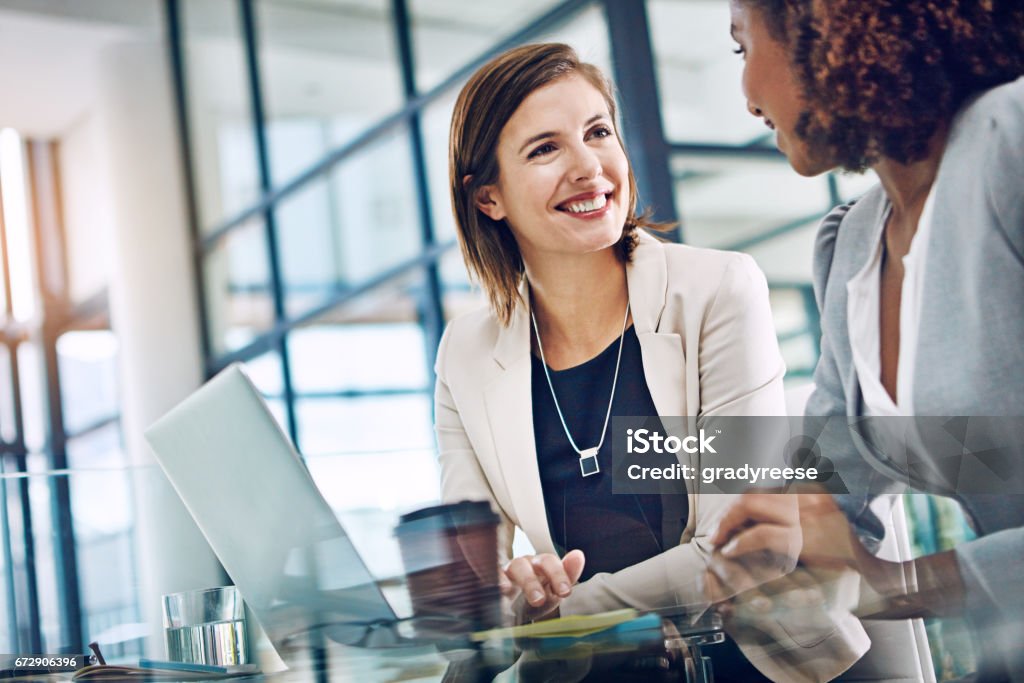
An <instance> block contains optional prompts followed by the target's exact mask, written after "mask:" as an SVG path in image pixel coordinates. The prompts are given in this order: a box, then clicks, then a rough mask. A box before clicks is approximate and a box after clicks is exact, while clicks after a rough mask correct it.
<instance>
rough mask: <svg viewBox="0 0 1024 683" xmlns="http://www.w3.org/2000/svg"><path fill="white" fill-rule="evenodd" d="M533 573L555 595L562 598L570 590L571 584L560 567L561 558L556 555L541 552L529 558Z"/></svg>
mask: <svg viewBox="0 0 1024 683" xmlns="http://www.w3.org/2000/svg"><path fill="white" fill-rule="evenodd" d="M531 564H532V565H533V571H534V573H535V574H536V575H537V576H538V577H539V578H540V580H541V583H542V584H544V585H545V586H547V587H548V588H549V589H550V590H551V591H552V592H554V593H555V595H557V596H559V597H562V598H564V597H565V596H567V595H569V593H571V592H572V584H573V583H575V581H570V579H569V576H568V574H566V573H565V569H564V568H563V567H562V560H560V559H559V558H558V556H557V555H552V554H551V553H543V554H541V555H534V556H533V559H532V560H531Z"/></svg>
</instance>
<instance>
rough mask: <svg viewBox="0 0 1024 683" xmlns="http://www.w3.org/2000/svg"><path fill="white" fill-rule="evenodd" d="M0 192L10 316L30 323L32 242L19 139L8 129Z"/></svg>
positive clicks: (0, 146)
mask: <svg viewBox="0 0 1024 683" xmlns="http://www.w3.org/2000/svg"><path fill="white" fill-rule="evenodd" d="M0 193H2V194H3V204H4V225H5V227H6V229H7V245H6V246H7V261H8V267H9V268H10V273H11V309H12V310H11V313H12V314H13V315H14V318H15V320H30V319H31V318H32V317H33V316H34V315H35V313H36V289H35V282H34V281H33V277H32V271H33V258H32V242H31V239H30V238H29V213H28V196H27V193H26V187H25V159H24V155H23V153H22V144H21V136H20V135H18V133H17V131H15V130H13V129H11V128H4V129H3V130H0Z"/></svg>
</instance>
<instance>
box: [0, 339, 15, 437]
mask: <svg viewBox="0 0 1024 683" xmlns="http://www.w3.org/2000/svg"><path fill="white" fill-rule="evenodd" d="M16 434H17V429H16V428H15V424H14V378H13V377H12V376H11V350H10V348H9V347H8V346H7V345H6V344H3V345H0V438H2V439H3V440H4V441H5V442H7V443H11V442H13V441H14V439H15V436H16Z"/></svg>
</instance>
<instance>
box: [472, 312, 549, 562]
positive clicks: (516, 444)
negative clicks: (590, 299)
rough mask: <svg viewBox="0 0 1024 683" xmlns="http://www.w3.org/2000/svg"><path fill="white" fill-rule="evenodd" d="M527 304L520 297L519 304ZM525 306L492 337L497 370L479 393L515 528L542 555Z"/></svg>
mask: <svg viewBox="0 0 1024 683" xmlns="http://www.w3.org/2000/svg"><path fill="white" fill-rule="evenodd" d="M528 301H529V299H528V298H527V297H525V296H524V302H528ZM528 306H529V304H528V303H522V304H520V305H518V306H516V310H515V313H514V314H513V318H512V322H511V324H510V325H509V326H508V327H503V328H501V329H500V330H499V332H498V340H497V342H496V343H495V345H494V360H495V361H496V362H497V363H498V366H499V367H500V368H501V370H500V372H499V374H498V375H497V377H495V378H493V379H492V380H491V381H490V382H488V383H487V385H486V387H485V388H484V401H485V404H486V407H487V419H488V422H489V423H490V427H491V433H492V434H493V435H494V449H495V453H496V454H497V457H498V464H499V465H500V467H501V471H502V474H503V476H504V478H505V483H506V485H507V486H508V495H509V498H510V499H511V501H512V506H513V508H514V513H515V515H516V517H517V518H518V519H517V523H518V525H519V527H520V528H522V530H523V531H524V532H525V533H526V535H527V537H528V538H529V539H530V542H531V543H532V544H533V546H534V549H535V550H536V551H537V552H538V553H543V552H554V551H555V550H554V543H553V542H552V540H551V534H550V531H549V530H548V519H547V511H546V510H545V508H544V494H543V490H542V489H541V483H540V470H539V468H538V466H537V445H536V441H535V439H534V433H533V395H532V392H531V384H530V383H531V362H530V322H529V321H530V315H529V308H528Z"/></svg>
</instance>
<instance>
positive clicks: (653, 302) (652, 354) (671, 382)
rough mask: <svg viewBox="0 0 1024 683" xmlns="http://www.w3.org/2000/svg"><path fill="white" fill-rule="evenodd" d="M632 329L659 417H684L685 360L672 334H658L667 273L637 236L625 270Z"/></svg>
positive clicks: (649, 242) (645, 238)
mask: <svg viewBox="0 0 1024 683" xmlns="http://www.w3.org/2000/svg"><path fill="white" fill-rule="evenodd" d="M626 280H627V282H628V284H629V301H630V307H631V309H632V313H633V329H634V330H635V331H636V336H637V338H638V339H639V340H640V353H641V355H642V356H643V364H644V375H645V377H646V379H647V388H648V390H649V391H650V392H651V398H652V399H653V400H654V405H655V407H656V408H657V409H658V414H659V415H686V393H687V392H686V391H685V388H686V387H687V382H686V358H685V356H684V354H683V340H682V337H681V336H680V335H679V334H678V333H676V332H659V331H658V329H659V327H660V326H661V315H662V312H663V311H664V310H665V303H666V302H665V296H666V292H667V290H668V272H667V267H666V265H665V256H664V254H663V253H662V249H661V246H660V245H659V244H658V242H657V240H655V239H654V238H653V237H651V236H650V235H647V234H646V233H644V232H641V236H640V244H639V245H638V246H637V249H636V251H635V252H634V253H633V261H632V262H631V263H630V264H629V266H627V268H626Z"/></svg>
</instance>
